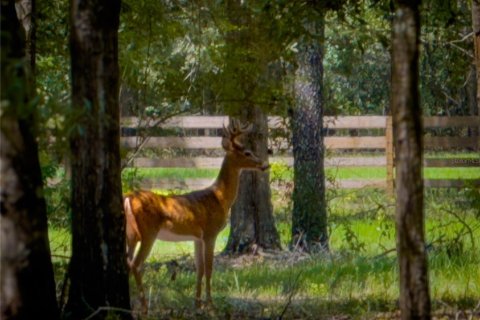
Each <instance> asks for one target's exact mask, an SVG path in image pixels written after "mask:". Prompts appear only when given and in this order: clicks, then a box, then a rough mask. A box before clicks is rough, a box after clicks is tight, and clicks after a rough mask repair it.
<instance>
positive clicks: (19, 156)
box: [0, 0, 59, 319]
mask: <svg viewBox="0 0 480 320" xmlns="http://www.w3.org/2000/svg"><path fill="white" fill-rule="evenodd" d="M1 30H2V36H1V38H2V39H1V43H2V46H1V55H2V62H1V64H2V76H1V77H2V78H1V99H2V106H1V114H2V117H1V132H0V141H1V144H0V163H1V166H0V176H1V186H0V189H1V190H2V192H1V195H0V207H1V216H0V226H1V233H0V244H1V248H0V254H1V266H0V270H1V274H0V281H1V293H0V305H1V318H2V319H36V318H38V316H39V315H41V316H42V317H43V318H48V319H58V318H59V313H58V307H57V302H56V296H55V282H54V276H53V267H52V262H51V260H50V246H49V240H48V229H47V213H46V204H45V199H44V196H43V186H42V176H41V171H40V162H39V159H38V145H37V142H36V139H35V120H36V119H35V113H36V106H35V105H33V104H32V100H33V98H34V87H32V81H31V80H30V79H31V74H32V70H31V69H30V66H29V65H28V63H26V60H27V59H26V56H25V37H23V35H24V33H23V32H22V29H21V26H20V23H19V21H18V19H17V16H16V13H15V3H14V1H4V0H2V1H1Z"/></svg>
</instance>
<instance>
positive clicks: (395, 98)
mask: <svg viewBox="0 0 480 320" xmlns="http://www.w3.org/2000/svg"><path fill="white" fill-rule="evenodd" d="M419 36H420V15H419V3H418V1H396V8H395V17H394V21H393V33H392V37H393V55H392V63H393V66H392V111H393V126H394V136H395V155H396V157H395V159H396V195H397V199H396V228H397V254H398V261H399V270H400V311H401V318H402V319H430V308H431V307H430V296H429V288H428V267H427V253H426V250H425V240H424V239H425V231H424V228H425V227H424V213H423V180H422V162H423V141H422V137H423V130H422V118H421V116H422V112H421V108H420V101H419V94H418V55H419Z"/></svg>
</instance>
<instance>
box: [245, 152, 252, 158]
mask: <svg viewBox="0 0 480 320" xmlns="http://www.w3.org/2000/svg"><path fill="white" fill-rule="evenodd" d="M243 154H244V155H245V156H246V157H251V156H252V152H251V151H245V152H244V153H243Z"/></svg>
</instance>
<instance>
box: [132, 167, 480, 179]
mask: <svg viewBox="0 0 480 320" xmlns="http://www.w3.org/2000/svg"><path fill="white" fill-rule="evenodd" d="M136 170H137V174H138V176H139V177H141V178H150V179H179V180H185V179H212V180H213V179H215V178H216V177H217V175H218V169H196V168H137V169H136ZM128 172H129V170H128V169H126V174H128ZM279 174H280V176H279V177H280V178H282V179H292V177H293V173H292V171H291V170H286V171H282V172H281V173H279ZM326 174H327V176H329V177H332V178H335V179H337V180H371V179H385V178H386V175H387V172H386V169H385V168H383V167H338V168H327V169H326ZM424 176H425V178H426V179H480V170H479V169H478V168H425V169H424Z"/></svg>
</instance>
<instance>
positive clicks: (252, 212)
mask: <svg viewBox="0 0 480 320" xmlns="http://www.w3.org/2000/svg"><path fill="white" fill-rule="evenodd" d="M226 5H227V11H228V19H229V20H230V22H231V23H232V24H233V25H235V26H237V27H238V28H236V29H234V30H233V31H231V32H229V34H228V35H227V43H228V45H229V48H230V50H231V51H230V52H229V56H228V57H227V61H230V62H233V64H232V65H227V68H231V70H232V71H233V70H235V71H234V72H235V73H236V74H235V75H236V79H235V80H236V81H237V85H238V86H239V88H238V94H237V96H238V97H241V98H240V99H241V100H242V99H243V103H242V104H241V107H240V108H238V109H240V111H237V112H233V113H236V114H239V115H240V120H242V121H243V122H249V123H252V124H253V131H252V133H251V134H249V135H248V137H247V141H245V145H246V146H247V148H250V149H251V150H252V151H253V152H254V153H255V154H256V155H257V156H258V157H259V158H260V159H262V160H265V161H266V160H268V123H267V116H266V115H265V113H264V112H263V111H262V110H261V109H260V108H259V107H258V106H255V103H254V102H252V101H251V97H252V96H253V95H254V92H255V87H256V81H257V78H256V76H255V75H253V74H252V72H251V69H248V68H247V69H245V68H238V67H237V66H236V65H234V64H235V62H236V61H241V59H246V56H247V54H246V53H247V52H249V51H251V50H252V47H253V44H252V38H251V34H250V30H249V28H248V27H249V26H251V25H252V24H253V23H254V22H253V21H252V16H251V14H250V12H249V11H248V7H247V5H246V4H242V1H239V0H229V1H227V4H226ZM250 61H251V63H252V64H258V63H259V61H258V60H255V59H254V58H252V59H251V60H250ZM260 67H263V66H260ZM238 79H240V81H238ZM238 109H237V110H238ZM230 225H231V231H230V236H229V238H228V242H227V246H226V248H225V252H226V253H251V252H254V251H255V250H256V248H258V247H261V248H264V249H280V238H279V236H278V232H277V229H276V227H275V221H274V218H273V208H272V202H271V190H270V179H269V173H268V172H254V171H245V172H243V173H242V176H241V179H240V186H239V190H238V196H237V200H236V202H235V203H234V205H233V207H232V211H231V222H230Z"/></svg>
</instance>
